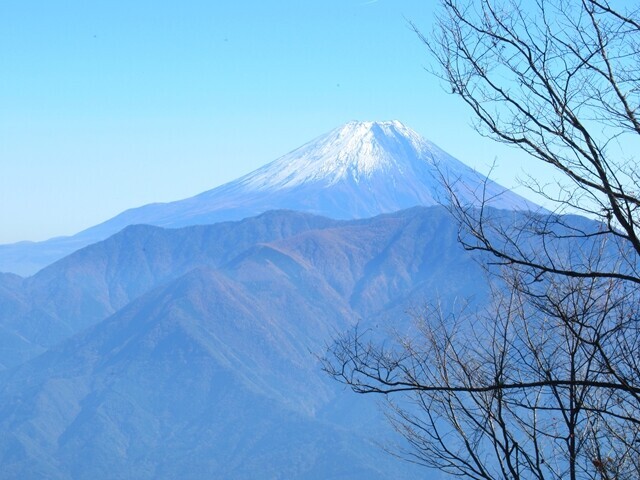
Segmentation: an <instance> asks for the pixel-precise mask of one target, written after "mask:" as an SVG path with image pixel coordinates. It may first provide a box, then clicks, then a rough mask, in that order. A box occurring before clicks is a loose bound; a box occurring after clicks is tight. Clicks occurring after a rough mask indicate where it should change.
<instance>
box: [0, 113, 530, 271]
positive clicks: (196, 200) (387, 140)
mask: <svg viewBox="0 0 640 480" xmlns="http://www.w3.org/2000/svg"><path fill="white" fill-rule="evenodd" d="M443 178H445V179H447V181H448V182H449V183H450V184H451V185H453V188H454V189H455V190H456V191H457V193H458V194H459V195H460V197H461V198H462V199H463V200H464V201H466V202H469V203H472V204H473V203H478V198H477V197H479V196H485V197H486V198H487V199H491V201H490V203H491V205H492V206H494V207H496V208H505V209H527V208H529V207H530V206H531V204H529V203H528V202H527V201H525V200H524V199H523V198H521V197H519V196H518V195H516V194H514V193H512V192H510V191H507V190H505V189H504V188H503V187H501V186H499V185H497V184H496V183H493V182H491V181H488V180H487V179H486V178H485V177H484V176H482V175H480V174H479V173H477V172H476V171H474V170H472V169H471V168H469V167H467V166H466V165H464V164H463V163H461V162H460V161H458V160H456V159H455V158H453V157H451V156H450V155H448V154H447V153H446V152H444V151H443V150H441V149H440V148H438V147H437V146H436V145H434V144H433V143H431V142H429V141H427V140H425V139H423V138H422V137H420V136H419V135H418V134H417V133H416V132H414V131H413V130H411V129H410V128H408V127H406V126H404V125H403V124H401V123H400V122H397V121H392V122H351V123H348V124H346V125H344V126H342V127H339V128H337V129H335V130H332V131H331V132H329V133H327V134H325V135H322V136H320V137H318V138H316V139H315V140H313V141H311V142H309V143H307V144H306V145H303V146H302V147H300V148H298V149H296V150H294V151H292V152H291V153H288V154H287V155H284V156H283V157H281V158H279V159H277V160H275V161H273V162H271V163H269V164H267V165H265V166H263V167H261V168H259V169H258V170H256V171H254V172H252V173H249V174H248V175H245V176H244V177H241V178H239V179H237V180H235V181H232V182H230V183H227V184H225V185H222V186H220V187H217V188H214V189H213V190H209V191H207V192H204V193H201V194H199V195H196V196H195V197H192V198H188V199H185V200H180V201H176V202H171V203H156V204H151V205H146V206H143V207H140V208H134V209H131V210H127V211H125V212H123V213H121V214H120V215H118V216H116V217H114V218H112V219H110V220H107V221H106V222H104V223H102V224H100V225H96V226H94V227H91V228H89V229H87V230H85V231H83V232H80V233H78V234H76V235H74V236H72V237H60V238H54V239H51V240H48V241H45V242H37V243H33V242H20V243H16V244H11V245H0V271H7V272H15V273H18V274H21V275H31V274H33V273H35V272H36V271H38V270H39V269H41V268H42V267H44V266H46V265H49V264H50V263H52V262H53V261H55V260H58V259H60V258H62V257H64V256H65V255H68V254H70V253H71V252H73V251H75V250H78V249H79V248H81V247H84V246H86V245H89V244H91V243H94V242H97V241H100V240H104V239H106V238H107V237H109V236H111V235H113V234H115V233H116V232H118V231H120V230H121V229H123V228H124V227H126V226H128V225H133V224H149V225H157V226H162V227H181V226H187V225H201V224H211V223H215V222H220V221H227V220H239V219H242V218H245V217H249V216H254V215H257V214H259V213H262V212H265V211H268V210H273V209H290V210H298V211H304V212H310V213H314V214H317V215H323V216H327V217H330V218H337V219H354V218H368V217H372V216H375V215H378V214H381V213H390V212H395V211H397V210H401V209H405V208H409V207H413V206H419V205H422V206H430V205H434V204H436V203H437V202H438V201H439V200H441V201H444V200H446V194H445V192H444V189H443V187H442V183H441V181H442V179H443Z"/></svg>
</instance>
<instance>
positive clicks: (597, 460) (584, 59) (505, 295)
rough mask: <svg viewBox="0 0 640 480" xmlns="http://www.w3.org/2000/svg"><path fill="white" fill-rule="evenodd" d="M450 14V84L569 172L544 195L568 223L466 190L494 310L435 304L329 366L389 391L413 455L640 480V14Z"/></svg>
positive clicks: (545, 6)
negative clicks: (389, 338)
mask: <svg viewBox="0 0 640 480" xmlns="http://www.w3.org/2000/svg"><path fill="white" fill-rule="evenodd" d="M441 3H442V14H441V16H440V18H439V22H438V26H437V28H436V32H435V33H434V34H433V35H432V36H426V35H423V34H422V33H421V32H420V31H419V30H418V29H417V28H416V32H417V33H418V34H419V35H420V38H421V39H422V40H423V41H424V43H425V44H426V45H427V47H428V48H429V50H430V51H431V53H432V55H433V57H434V58H435V60H436V63H437V65H438V68H437V69H436V71H437V72H438V74H439V75H440V76H441V78H442V79H443V80H444V81H445V82H446V83H447V84H448V85H449V87H450V89H451V92H452V93H453V94H454V95H457V96H459V97H460V98H462V99H463V100H464V101H465V102H466V103H467V104H468V105H469V106H470V108H471V110H472V111H473V113H474V116H475V118H476V120H477V123H476V127H477V130H478V131H479V132H481V133H482V134H484V135H487V136H489V137H491V138H494V139H496V140H497V141H500V142H504V143H507V144H509V145H513V146H515V147H517V148H520V149H522V150H524V151H525V152H527V153H528V154H529V155H530V156H531V158H532V162H535V161H542V162H545V163H547V164H550V165H552V166H553V167H555V169H556V170H557V172H558V173H559V175H558V182H557V184H556V185H542V184H540V183H539V182H537V181H536V179H535V176H530V177H529V178H528V180H527V182H526V183H527V185H528V186H529V187H530V188H532V189H533V190H534V191H536V192H538V193H539V194H541V195H543V196H544V197H545V198H546V199H547V201H548V203H549V204H550V205H552V206H554V207H553V208H554V209H555V211H554V212H552V213H549V212H548V211H547V212H529V213H528V214H527V213H522V214H518V215H513V214H508V213H506V212H501V211H498V210H493V209H491V208H489V207H488V205H487V204H486V203H485V204H483V206H481V207H480V208H477V207H474V206H469V205H465V204H463V203H462V201H461V200H460V199H459V198H458V197H456V195H455V191H456V188H454V186H451V185H450V189H449V190H450V193H451V206H450V210H451V212H452V214H453V215H454V216H455V218H456V219H457V220H458V222H459V225H460V235H459V237H460V241H461V242H462V244H463V245H464V247H465V248H466V249H468V250H476V251H479V252H482V253H483V255H484V257H483V258H484V259H485V260H486V261H487V264H488V271H489V272H490V274H491V275H494V276H495V283H494V287H493V288H494V290H493V302H492V305H491V306H490V307H489V308H488V309H486V310H484V311H482V312H476V311H469V312H465V311H462V312H457V313H455V314H453V313H446V312H441V311H439V310H438V309H437V308H428V309H425V311H423V312H421V313H420V314H419V315H418V316H417V318H416V325H417V326H418V329H417V332H414V333H413V334H412V335H410V336H404V337H396V338H395V340H396V341H395V342H392V343H388V344H387V346H381V345H380V344H379V343H377V342H375V341H372V340H370V339H369V338H368V336H367V332H364V333H363V332H358V331H354V332H352V333H349V334H347V335H345V336H343V337H341V338H339V339H338V340H337V341H336V342H335V344H334V345H333V346H332V347H331V348H330V351H329V354H328V355H327V358H326V360H325V369H326V370H327V371H328V372H329V373H330V374H331V375H333V376H334V377H336V378H337V379H339V380H340V381H343V382H345V383H347V384H348V385H350V386H351V387H352V388H353V389H354V390H355V391H356V392H359V393H380V394H385V395H387V396H388V399H389V404H390V407H391V408H390V410H389V412H390V413H389V417H390V420H391V421H392V423H393V424H394V426H395V427H396V429H397V430H398V431H399V432H400V433H402V434H403V435H404V437H405V438H406V440H407V441H408V447H406V448H405V449H404V450H403V451H402V452H399V453H400V454H402V455H403V456H404V457H405V458H407V459H409V460H412V461H416V462H418V463H422V464H425V465H427V466H431V467H435V468H439V469H441V470H443V471H445V472H448V473H451V474H454V475H460V476H466V477H469V478H478V479H498V478H501V479H507V478H508V479H524V478H526V479H529V478H531V479H548V478H554V479H556V478H557V479H561V478H562V479H564V478H569V479H571V480H577V479H611V480H613V479H616V480H621V479H636V478H640V272H639V265H640V236H639V235H640V232H639V228H640V223H639V222H640V218H639V210H638V208H639V206H640V188H639V187H640V177H639V175H638V173H637V170H638V169H637V164H636V161H635V158H634V157H633V154H634V153H635V151H637V150H635V149H637V148H638V146H640V142H639V140H640V118H639V115H640V113H639V112H638V109H639V108H640V13H639V5H637V4H635V5H632V6H631V7H629V6H624V5H622V6H621V5H620V3H622V2H617V3H616V4H612V3H610V2H609V1H607V0H535V1H532V2H529V3H526V2H516V1H506V0H505V1H500V0H476V1H470V0H469V1H457V0H441ZM625 5H630V3H628V2H625ZM568 211H570V212H578V213H583V214H586V216H587V217H590V219H589V220H586V219H584V218H579V217H575V216H571V215H565V214H566V213H567V212H568Z"/></svg>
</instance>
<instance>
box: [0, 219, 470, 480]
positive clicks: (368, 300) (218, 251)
mask: <svg viewBox="0 0 640 480" xmlns="http://www.w3.org/2000/svg"><path fill="white" fill-rule="evenodd" d="M456 235H457V228H456V226H455V223H454V222H453V221H452V219H451V218H450V217H449V215H448V214H447V213H446V211H445V210H444V209H443V208H442V207H430V208H414V209H410V210H405V211H402V212H398V213H394V214H388V215H382V216H378V217H376V218H372V219H367V220H352V221H337V220H328V219H324V218H321V217H316V216H312V215H309V214H301V213H295V212H286V211H280V212H269V213H267V214H263V215H261V216H259V217H256V218H250V219H247V220H244V221H242V222H230V223H223V224H216V225H211V226H197V227H187V228H181V229H162V228H158V227H149V226H134V227H129V228H127V229H125V230H123V231H122V232H120V233H119V234H117V235H115V236H113V237H111V238H109V239H108V240H106V241H104V242H100V243H98V244H95V245H91V246H89V247H86V248H85V249H82V250H80V251H78V252H76V253H74V254H72V255H71V256H69V257H67V258H65V259H63V260H61V261H59V262H56V263H54V264H53V265H51V266H49V267H47V268H46V269H44V270H43V271H41V272H40V273H38V274H37V275H35V276H34V277H31V278H29V279H26V280H25V279H21V278H19V277H16V276H8V275H5V276H2V277H0V298H1V299H3V300H0V301H5V300H4V299H6V301H14V302H15V305H16V307H15V308H16V309H17V310H16V311H17V312H19V315H21V317H20V321H16V317H13V316H11V317H9V316H5V315H4V314H2V313H0V315H2V316H1V317H0V320H1V321H0V326H2V325H10V326H12V328H16V325H19V326H21V327H22V330H20V338H21V339H22V340H23V341H27V342H29V343H30V345H31V348H32V349H31V350H29V351H28V352H26V353H25V352H23V354H22V356H20V357H18V358H17V359H16V360H15V361H14V365H15V366H13V367H12V368H8V369H6V370H5V371H4V372H2V373H0V432H1V433H2V434H1V435H0V464H2V465H3V468H2V470H1V471H0V478H61V479H63V478H65V479H66V478H74V479H80V478H105V477H108V478H176V477H180V478H224V479H240V478H247V479H249V478H283V479H285V478H309V479H338V478H344V479H377V478H379V479H386V478H415V475H416V474H415V471H414V470H412V468H411V467H410V466H409V465H407V464H404V463H401V462H397V461H396V460H393V459H392V458H390V457H387V456H385V455H384V454H383V453H382V452H381V451H380V450H378V449H377V447H375V446H373V445H372V440H371V439H372V438H377V439H380V438H382V435H385V434H386V433H384V429H383V427H382V425H381V424H380V423H379V422H377V421H375V420H373V418H375V416H372V415H370V411H369V410H368V409H370V408H372V406H371V404H368V403H365V404H364V405H363V404H362V403H361V401H362V398H361V397H358V396H355V395H349V393H348V392H344V391H343V390H342V388H341V387H340V386H339V385H335V384H333V383H332V382H331V381H330V380H329V379H327V378H325V376H324V375H323V374H322V372H321V371H320V369H319V366H318V364H317V361H316V359H315V357H314V354H313V353H314V352H316V353H317V352H322V350H323V346H324V344H325V342H327V341H329V340H330V338H331V337H332V335H334V334H335V332H339V331H343V330H344V329H345V328H348V327H349V326H350V325H353V324H354V323H355V322H362V323H363V325H368V326H371V327H372V328H375V326H376V325H380V328H386V326H394V327H397V328H400V329H402V328H404V327H403V326H404V325H405V324H406V317H405V315H404V310H406V309H407V308H409V307H411V306H415V305H420V304H421V303H422V302H423V301H425V300H428V299H434V298H436V297H437V296H441V297H442V298H443V299H444V300H445V301H446V300H447V299H448V300H451V299H452V298H455V297H458V296H466V295H468V294H471V293H472V292H475V293H476V294H477V295H481V294H482V288H480V289H478V284H479V283H481V282H479V279H482V278H483V277H482V273H481V272H480V268H479V267H478V266H477V265H476V264H475V262H474V261H473V260H472V259H471V257H470V256H469V254H468V253H466V252H464V251H463V250H462V249H461V248H460V246H459V245H458V244H457V243H456V241H455V239H456ZM65 292H66V293H65ZM25 305H26V306H27V307H28V309H27V310H26V311H23V310H20V309H21V308H24V306H25ZM29 308H30V309H31V310H29ZM38 322H43V327H41V326H39V325H38ZM27 327H29V328H27ZM56 329H58V330H57V331H56ZM47 330H50V331H52V332H53V333H52V334H51V335H52V336H51V338H49V339H46V338H44V339H43V335H42V334H41V332H42V331H47ZM53 338H56V340H55V341H54V340H52V339H53ZM13 348H14V349H15V350H20V348H21V344H17V345H14V346H13ZM45 349H48V350H47V351H45V352H44V353H41V354H40V355H36V354H38V353H40V352H41V351H43V350H45ZM29 355H31V356H32V359H31V360H30V361H28V362H26V363H25V362H23V361H22V360H23V359H24V358H25V357H27V356H29ZM9 363H11V358H9V357H7V358H6V359H5V364H9ZM18 364H19V365H18Z"/></svg>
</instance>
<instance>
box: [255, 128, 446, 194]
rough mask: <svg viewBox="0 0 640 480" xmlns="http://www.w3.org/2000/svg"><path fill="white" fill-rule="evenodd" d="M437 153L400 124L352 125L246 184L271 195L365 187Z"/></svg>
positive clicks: (314, 142)
mask: <svg viewBox="0 0 640 480" xmlns="http://www.w3.org/2000/svg"><path fill="white" fill-rule="evenodd" d="M435 150H438V149H437V147H435V146H434V145H432V144H430V143H428V142H427V141H426V140H424V139H423V138H422V137H421V136H420V135H418V134H417V133H416V132H415V131H413V130H411V129H410V128H408V127H406V126H405V125H403V124H402V123H400V122H399V121H397V120H393V121H387V122H349V123H347V124H345V125H343V126H342V127H339V128H336V129H334V130H332V131H330V132H329V133H327V134H325V135H322V136H320V137H318V138H316V139H315V140H312V141H311V142H309V143H307V144H305V145H303V146H302V147H300V148H298V149H296V150H294V151H292V152H290V153H288V154H287V155H284V156H283V157H280V158H279V159H277V160H275V161H274V162H271V163H270V164H268V165H265V166H264V167H262V168H260V169H258V170H257V171H255V172H253V173H251V174H249V175H247V176H246V177H245V178H243V179H242V183H243V184H244V185H245V186H246V187H249V188H252V189H260V190H271V189H282V188H291V187H295V186H298V185H301V184H303V183H316V182H322V183H324V184H326V185H333V184H335V183H337V182H338V181H340V180H350V179H351V180H353V181H355V182H359V181H360V180H361V179H363V178H370V177H371V176H372V175H374V174H375V173H383V172H389V171H391V170H398V171H399V172H403V171H406V170H411V164H412V163H415V162H416V161H420V162H424V161H425V159H426V160H427V161H428V158H429V157H430V156H432V155H433V154H434V153H436V152H435ZM407 173H408V172H407Z"/></svg>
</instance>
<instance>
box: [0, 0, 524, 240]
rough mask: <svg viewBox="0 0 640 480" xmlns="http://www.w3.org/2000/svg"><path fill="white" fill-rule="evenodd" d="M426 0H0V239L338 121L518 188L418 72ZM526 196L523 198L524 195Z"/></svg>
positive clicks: (257, 155)
mask: <svg viewBox="0 0 640 480" xmlns="http://www.w3.org/2000/svg"><path fill="white" fill-rule="evenodd" d="M436 3H437V2H436V1H435V0H434V1H424V0H318V1H312V0H296V1H293V0H272V1H267V0H246V1H242V0H238V1H229V0H225V1H217V0H182V1H180V2H177V1H168V0H167V1H164V0H135V1H132V0H127V1H122V0H55V1H54V0H2V1H0V205H1V207H0V225H1V227H0V243H8V242H14V241H19V240H42V239H46V238H50V237H52V236H57V235H68V234H73V233H76V232H78V231H80V230H82V229H84V228H87V227H89V226H91V225H94V224H96V223H99V222H102V221H104V220H106V219H108V218H110V217H111V216H113V215H115V214H117V213H119V212H121V211H122V210H125V209H127V208H131V207H136V206H140V205H142V204H146V203H150V202H157V201H161V202H165V201H171V200H177V199H180V198H185V197H188V196H191V195H195V194H197V193H200V192H202V191H205V190H208V189H211V188H213V187H216V186H218V185H220V184H222V183H225V182H227V181H229V180H232V179H234V178H237V177H239V176H240V175H243V174H245V173H248V172H249V171H251V170H253V169H255V168H257V167H259V166H260V165H263V164H265V163H267V162H269V161H271V160H274V159H275V158H277V157H279V156H280V155H283V154H285V153H287V152H289V151H290V150H292V149H294V148H296V147H298V146H300V145H301V144H303V143H305V142H307V141H309V140H311V139H313V138H315V137H316V136H318V135H320V134H322V133H324V132H326V131H328V130H330V129H332V128H335V127H337V126H339V125H341V124H343V123H345V122H347V121H350V120H391V119H397V120H400V121H402V122H403V123H405V124H406V125H408V126H409V127H411V128H413V129H414V130H416V131H417V132H418V133H420V134H422V135H423V136H424V137H426V138H428V139H429V140H431V141H433V142H434V143H436V144H438V145H439V146H440V147H442V148H443V149H445V150H446V151H448V152H449V153H450V154H452V155H454V156H456V157H458V158H459V159H460V160H462V161H464V162H466V163H468V164H470V165H472V166H474V167H475V168H477V169H478V170H480V171H483V172H485V173H486V172H487V171H488V167H489V165H490V164H491V163H492V162H493V161H494V160H497V163H498V168H497V169H496V170H495V171H494V174H495V175H494V178H496V179H497V180H498V181H500V182H502V183H503V184H504V185H505V186H508V187H512V186H513V185H514V184H515V180H514V178H515V176H516V175H517V174H518V173H519V172H520V171H521V166H520V165H521V164H520V162H517V161H516V160H515V159H517V158H518V155H519V154H517V153H516V152H514V151H512V150H508V149H507V147H504V146H500V145H497V144H494V143H492V142H490V141H488V140H485V139H482V138H481V137H479V135H478V134H476V133H475V132H474V131H473V129H472V128H471V127H470V122H471V117H470V113H469V111H468V110H467V109H466V108H464V106H463V105H462V103H461V101H460V100H458V99H457V98H455V97H453V96H451V95H448V94H447V93H445V91H444V90H443V88H442V86H441V84H440V83H439V81H438V80H437V79H435V78H434V77H433V76H431V75H430V74H429V73H427V71H425V66H427V65H428V63H429V57H428V55H427V51H426V48H425V47H424V45H423V44H422V43H421V42H420V40H419V39H418V38H417V36H416V35H415V33H414V32H412V31H411V29H410V28H409V25H408V20H411V21H413V22H415V23H416V24H417V25H418V26H420V27H421V29H422V30H423V31H424V32H426V33H428V32H429V31H430V30H431V28H432V20H433V13H434V6H435V4H436ZM519 192H520V193H525V192H523V191H519Z"/></svg>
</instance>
